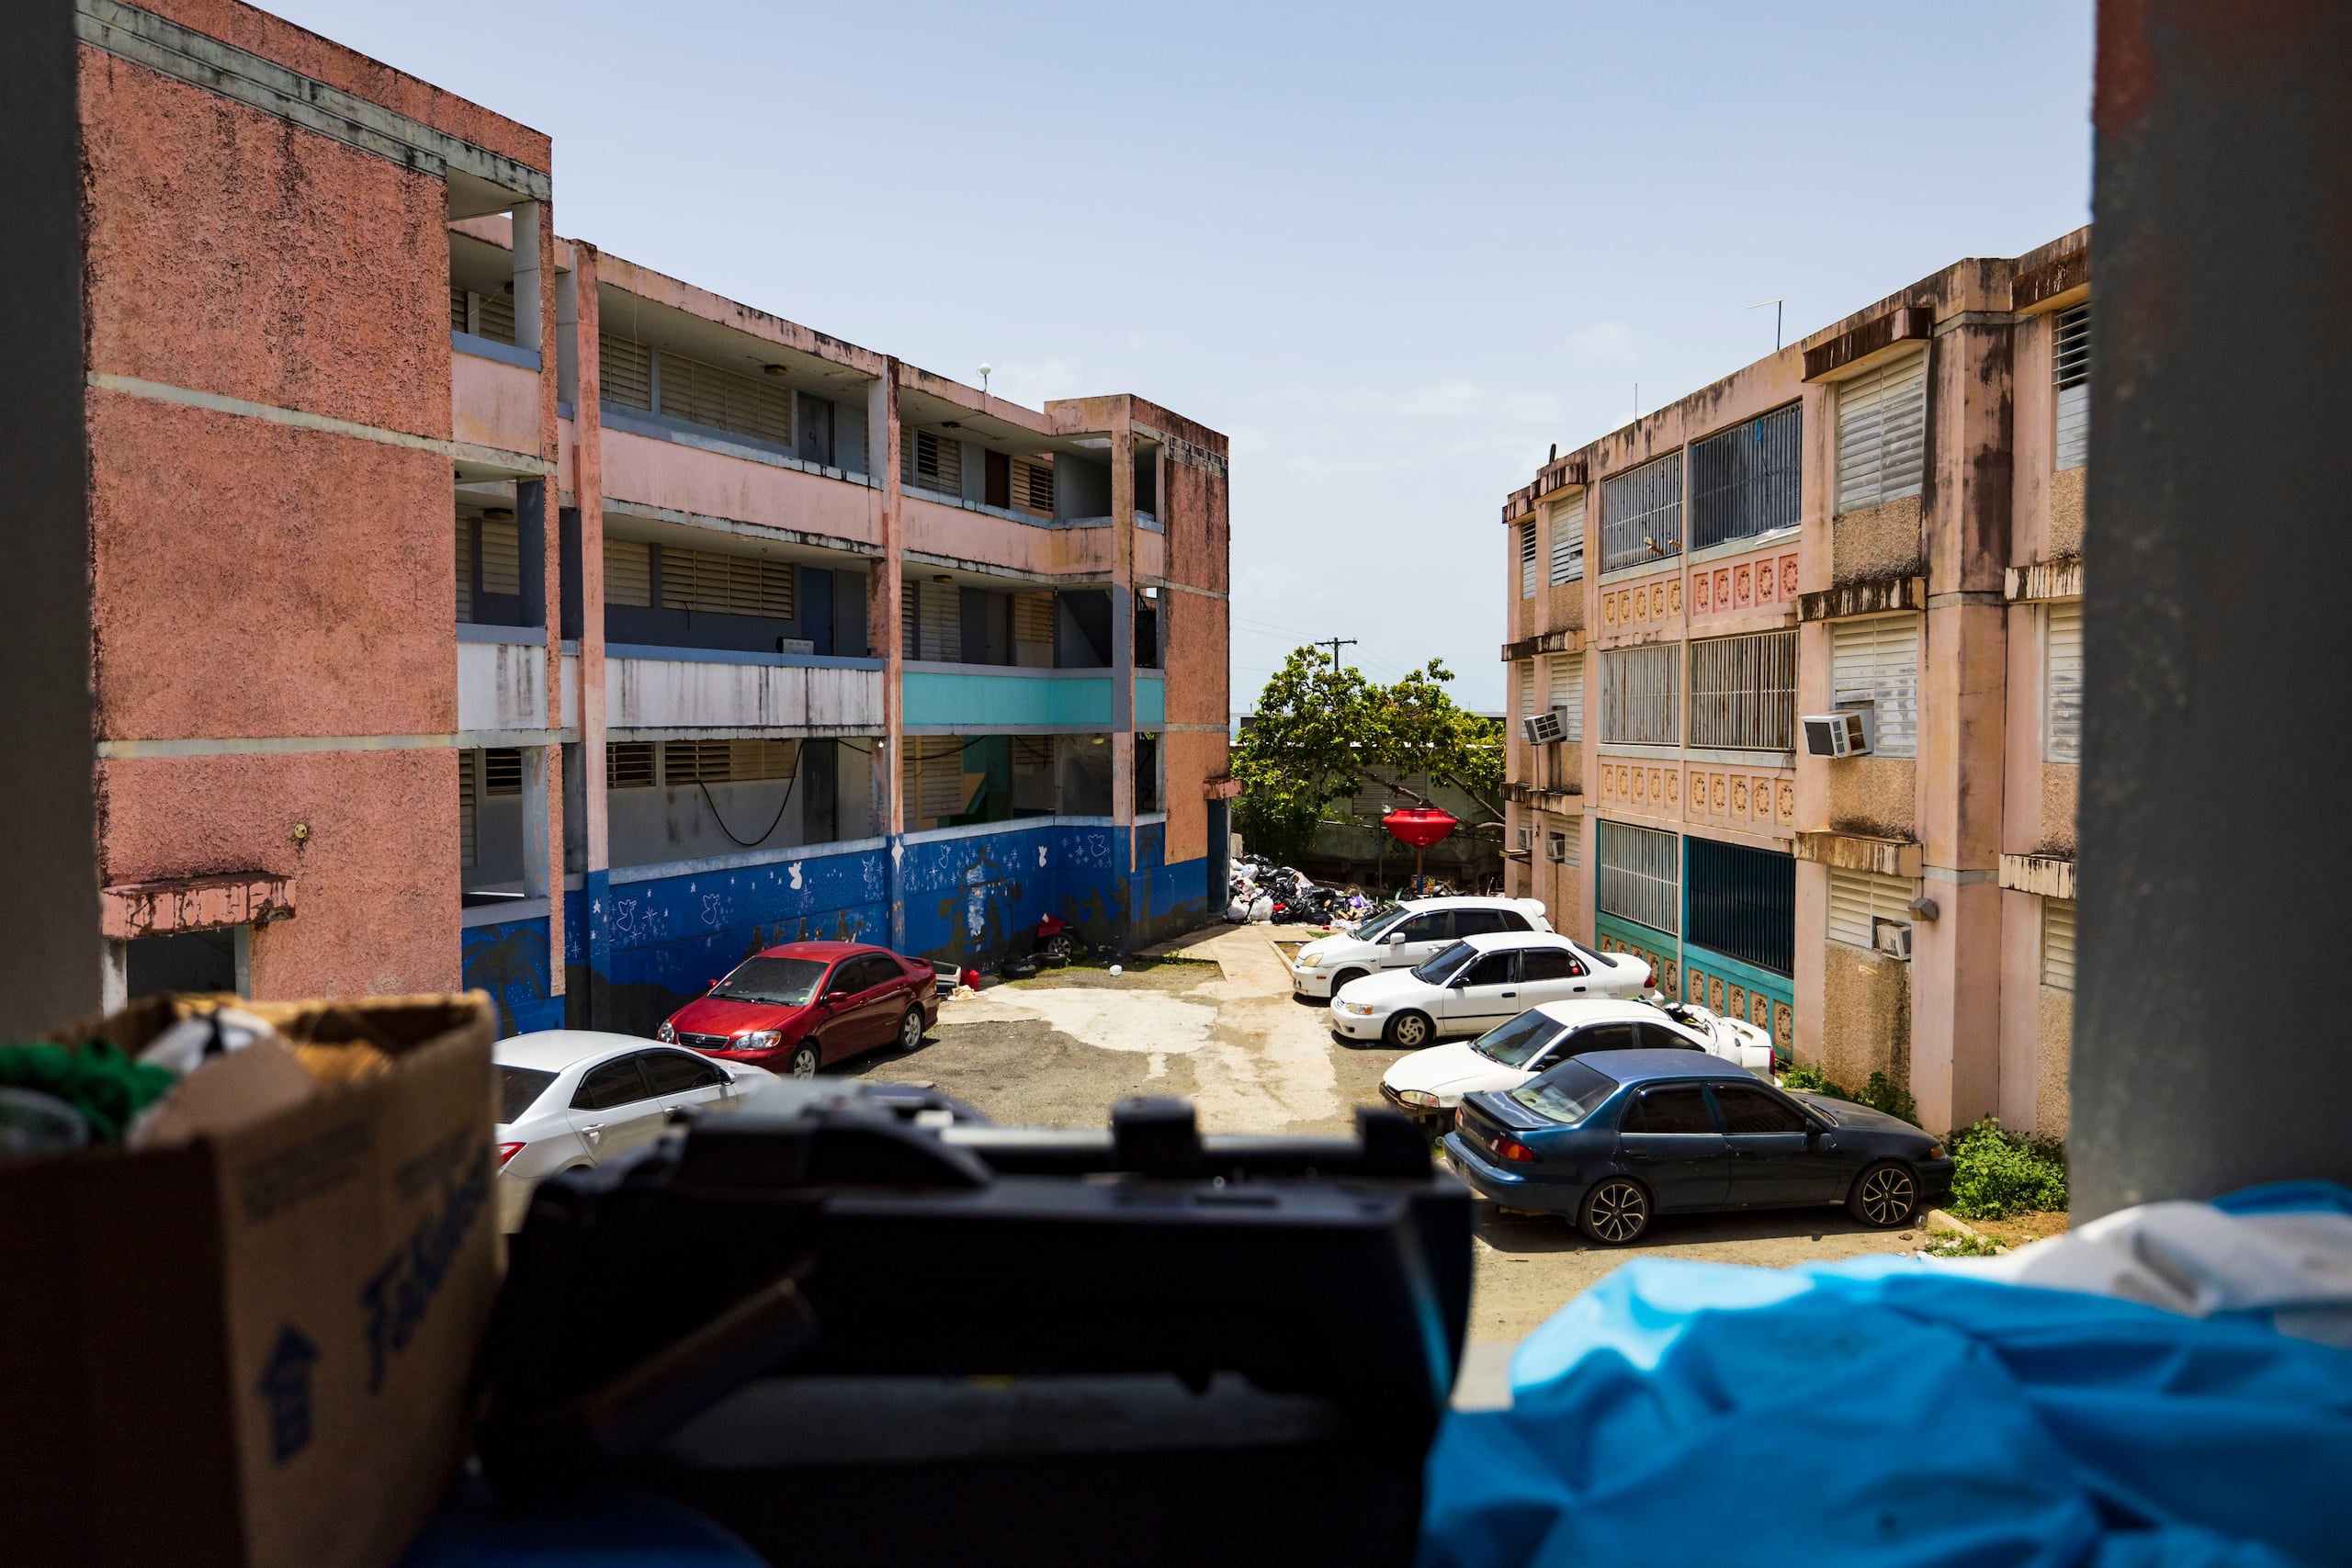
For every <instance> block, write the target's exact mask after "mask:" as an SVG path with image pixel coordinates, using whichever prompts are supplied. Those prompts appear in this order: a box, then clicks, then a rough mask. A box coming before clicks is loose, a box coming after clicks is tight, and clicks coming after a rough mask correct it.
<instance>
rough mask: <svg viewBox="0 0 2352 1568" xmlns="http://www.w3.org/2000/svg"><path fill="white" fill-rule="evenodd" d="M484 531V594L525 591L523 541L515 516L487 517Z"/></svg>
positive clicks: (480, 524) (482, 560) (482, 588)
mask: <svg viewBox="0 0 2352 1568" xmlns="http://www.w3.org/2000/svg"><path fill="white" fill-rule="evenodd" d="M476 526H478V527H479V528H480V529H481V591H482V592H484V593H510V594H512V593H520V592H523V542H522V535H521V534H520V533H519V532H518V531H517V530H516V527H515V519H514V518H512V517H484V518H482V519H481V521H480V522H479V523H478V524H477V525H476Z"/></svg>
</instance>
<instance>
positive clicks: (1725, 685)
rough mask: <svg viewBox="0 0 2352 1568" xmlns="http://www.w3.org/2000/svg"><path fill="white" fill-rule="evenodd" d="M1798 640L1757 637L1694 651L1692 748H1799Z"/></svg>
mask: <svg viewBox="0 0 2352 1568" xmlns="http://www.w3.org/2000/svg"><path fill="white" fill-rule="evenodd" d="M1796 729H1797V634H1796V633H1795V632H1793V631H1785V632H1756V633H1753V634H1751V635H1749V636H1747V637H1711V638H1709V639H1707V640H1705V641H1703V642H1694V643H1692V644H1691V745H1693V746H1715V747H1724V748H1729V749H1731V750H1749V751H1787V750H1792V749H1793V748H1794V747H1795V745H1796Z"/></svg>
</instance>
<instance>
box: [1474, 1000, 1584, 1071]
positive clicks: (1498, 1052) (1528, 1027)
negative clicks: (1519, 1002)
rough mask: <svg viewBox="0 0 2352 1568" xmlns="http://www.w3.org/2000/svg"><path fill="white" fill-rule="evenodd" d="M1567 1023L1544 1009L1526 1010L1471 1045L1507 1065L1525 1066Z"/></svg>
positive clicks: (1481, 1053)
mask: <svg viewBox="0 0 2352 1568" xmlns="http://www.w3.org/2000/svg"><path fill="white" fill-rule="evenodd" d="M1566 1027H1567V1025H1566V1024H1565V1023H1559V1022H1556V1021H1554V1020H1552V1019H1548V1018H1546V1017H1544V1015H1543V1014H1542V1013H1540V1012H1523V1013H1521V1014H1520V1015H1519V1016H1518V1017H1517V1018H1515V1019H1512V1020H1511V1021H1510V1022H1509V1023H1505V1024H1499V1025H1498V1026H1497V1027H1495V1028H1493V1029H1489V1030H1488V1031H1487V1032H1486V1033H1484V1034H1481V1035H1480V1036H1478V1038H1477V1039H1476V1040H1473V1041H1472V1042H1470V1049H1472V1050H1473V1051H1476V1052H1477V1053H1478V1055H1481V1056H1485V1057H1487V1058H1488V1059H1490V1060H1492V1061H1497V1062H1500V1063H1501V1064H1502V1065H1503V1066H1506V1067H1523V1066H1527V1064H1528V1063H1530V1062H1532V1061H1533V1060H1534V1059H1535V1054H1536V1053H1537V1052H1539V1051H1541V1050H1543V1049H1544V1046H1546V1045H1549V1044H1550V1043H1552V1042H1553V1041H1555V1040H1557V1039H1558V1038H1559V1037H1560V1031H1562V1030H1564V1029H1566Z"/></svg>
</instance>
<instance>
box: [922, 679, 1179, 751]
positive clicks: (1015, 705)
mask: <svg viewBox="0 0 2352 1568" xmlns="http://www.w3.org/2000/svg"><path fill="white" fill-rule="evenodd" d="M903 669H904V671H905V673H904V676H903V679H902V685H901V694H902V697H903V709H904V711H903V715H902V719H903V722H904V723H905V725H906V726H907V728H910V729H931V730H946V731H952V732H953V733H955V734H958V735H978V734H987V733H990V732H1000V733H1022V732H1034V731H1044V730H1054V729H1073V730H1103V729H1109V728H1111V727H1112V689H1111V682H1112V671H1108V670H1021V669H1015V668H1012V667H1011V666H1002V665H986V664H927V663H918V662H913V661H910V662H908V663H907V664H906V665H905V666H904V667H903ZM1167 689H1168V682H1167V681H1166V680H1165V679H1163V678H1162V677H1160V676H1159V675H1157V674H1155V675H1150V676H1142V675H1138V676H1137V677H1136V701H1135V728H1137V729H1156V728H1159V726H1160V725H1162V724H1163V723H1165V722H1166V721H1167V709H1168V700H1167Z"/></svg>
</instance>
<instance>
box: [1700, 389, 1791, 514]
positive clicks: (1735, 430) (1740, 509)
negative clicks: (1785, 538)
mask: <svg viewBox="0 0 2352 1568" xmlns="http://www.w3.org/2000/svg"><path fill="white" fill-rule="evenodd" d="M1803 476H1804V404H1802V403H1791V404H1790V405H1789V406H1788V407H1786V408H1784V409H1774V410H1773V411H1772V412H1770V413H1768V414H1765V415H1763V416H1762V417H1760V418H1758V419H1751V420H1749V421H1748V422H1747V423H1745V424H1736V425H1734V426H1732V428H1730V429H1729V430H1726V431H1724V432H1722V433H1720V434H1714V435H1710V436H1708V437H1707V438H1706V439H1705V440H1704V441H1694V442H1692V443H1691V548H1692V549H1694V550H1703V549H1705V548H1706V547H1708V546H1710V545H1721V544H1724V543H1727V542H1729V541H1730V540H1733V539H1747V538H1753V537H1754V536H1757V535H1758V534H1769V533H1770V532H1772V531H1773V530H1774V529H1776V528H1793V527H1795V526H1796V525H1797V521H1798V517H1799V507H1800V504H1801V502H1802V483H1803Z"/></svg>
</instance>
